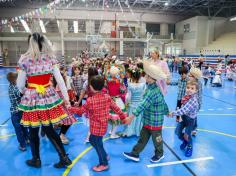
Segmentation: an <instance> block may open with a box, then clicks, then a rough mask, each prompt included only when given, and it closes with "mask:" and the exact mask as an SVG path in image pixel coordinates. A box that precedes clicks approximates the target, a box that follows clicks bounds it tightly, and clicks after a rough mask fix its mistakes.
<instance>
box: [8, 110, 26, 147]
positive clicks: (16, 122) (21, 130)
mask: <svg viewBox="0 0 236 176" xmlns="http://www.w3.org/2000/svg"><path fill="white" fill-rule="evenodd" d="M21 118H22V112H18V113H14V114H12V116H11V121H12V124H13V126H14V129H15V132H16V137H17V140H18V142H19V143H20V146H21V147H26V140H28V139H29V132H28V129H27V128H26V127H24V126H22V125H21V124H20V121H21Z"/></svg>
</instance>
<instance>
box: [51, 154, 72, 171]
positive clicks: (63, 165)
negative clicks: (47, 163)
mask: <svg viewBox="0 0 236 176" xmlns="http://www.w3.org/2000/svg"><path fill="white" fill-rule="evenodd" d="M71 164H72V161H71V160H70V158H69V157H68V154H66V155H65V156H64V157H60V161H59V162H58V163H56V164H54V167H55V168H58V169H59V168H66V167H67V166H69V165H71Z"/></svg>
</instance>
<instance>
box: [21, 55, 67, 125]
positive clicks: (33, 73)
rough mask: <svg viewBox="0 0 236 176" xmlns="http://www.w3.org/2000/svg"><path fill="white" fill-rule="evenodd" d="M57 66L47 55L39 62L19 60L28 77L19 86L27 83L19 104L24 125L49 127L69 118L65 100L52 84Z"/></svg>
mask: <svg viewBox="0 0 236 176" xmlns="http://www.w3.org/2000/svg"><path fill="white" fill-rule="evenodd" d="M56 64H57V61H56V60H55V59H52V58H50V57H49V56H48V55H46V54H45V55H42V56H41V58H40V59H37V60H36V59H35V60H34V59H32V58H29V57H21V59H20V60H19V67H20V69H21V70H23V71H25V73H26V76H25V78H23V79H22V80H19V81H21V82H20V83H18V84H23V86H24V84H25V82H26V81H27V88H25V90H24V95H23V97H22V98H21V102H20V104H19V109H20V110H21V111H23V115H22V120H21V124H22V125H24V126H31V127H39V126H41V125H44V126H48V125H50V124H55V123H58V122H60V121H61V120H62V119H64V118H66V117H67V114H66V113H65V111H64V109H63V107H62V103H63V100H62V99H61V98H60V97H59V95H58V94H57V93H56V91H55V89H54V88H53V86H51V84H50V79H51V77H52V75H53V74H55V73H53V67H55V66H56ZM54 76H55V77H56V74H55V75H54ZM23 86H22V87H23ZM67 96H68V95H67Z"/></svg>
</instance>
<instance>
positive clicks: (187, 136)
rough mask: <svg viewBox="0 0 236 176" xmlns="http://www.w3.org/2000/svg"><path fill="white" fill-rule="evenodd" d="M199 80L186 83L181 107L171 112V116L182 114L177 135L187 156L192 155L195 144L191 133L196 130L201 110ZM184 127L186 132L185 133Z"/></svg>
mask: <svg viewBox="0 0 236 176" xmlns="http://www.w3.org/2000/svg"><path fill="white" fill-rule="evenodd" d="M198 90H199V84H198V82H196V81H194V80H191V81H188V82H187V85H186V95H185V96H183V98H182V100H181V104H182V106H181V108H180V109H178V110H176V111H174V112H172V113H170V114H169V116H181V119H182V121H180V122H179V123H178V125H177V127H176V129H175V133H176V135H177V136H178V137H179V139H180V140H182V141H183V143H182V144H181V145H180V149H181V150H185V149H186V150H185V156H186V157H190V156H192V151H193V144H192V138H191V133H192V131H193V130H194V125H195V121H196V118H197V113H198V111H199V101H198ZM183 129H185V132H184V133H183Z"/></svg>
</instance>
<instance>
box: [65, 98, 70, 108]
mask: <svg viewBox="0 0 236 176" xmlns="http://www.w3.org/2000/svg"><path fill="white" fill-rule="evenodd" d="M64 103H65V106H66V108H70V107H71V105H70V102H69V101H66V100H64Z"/></svg>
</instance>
